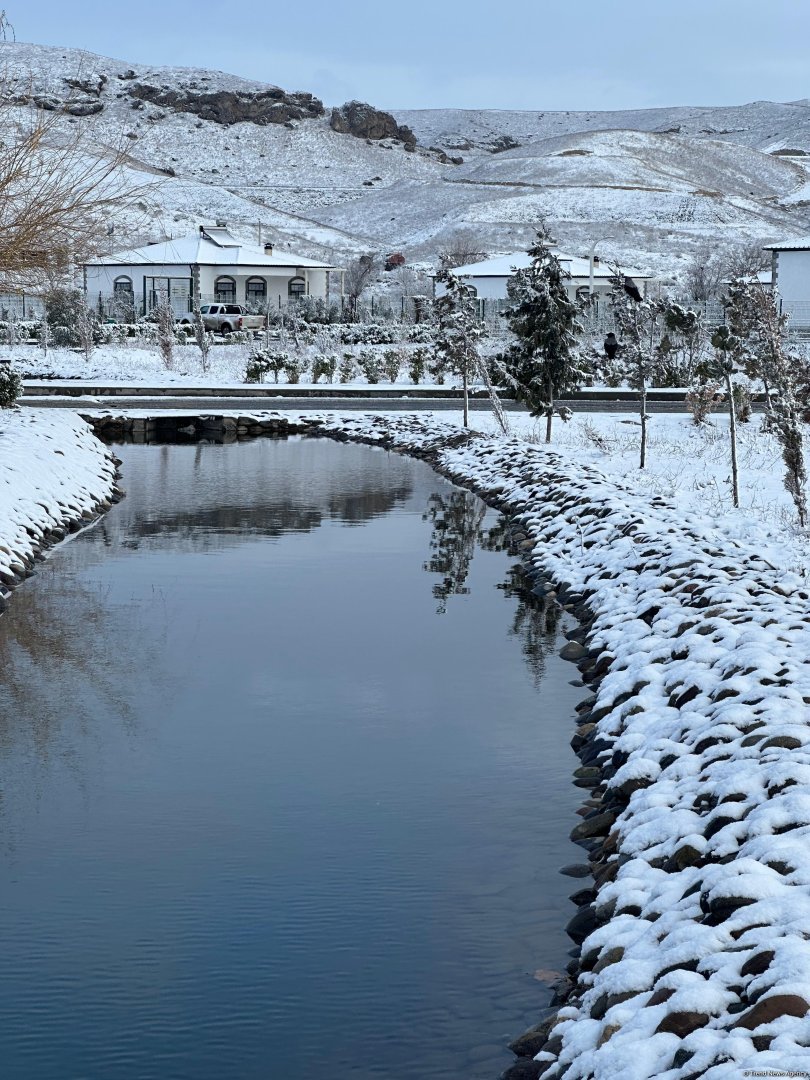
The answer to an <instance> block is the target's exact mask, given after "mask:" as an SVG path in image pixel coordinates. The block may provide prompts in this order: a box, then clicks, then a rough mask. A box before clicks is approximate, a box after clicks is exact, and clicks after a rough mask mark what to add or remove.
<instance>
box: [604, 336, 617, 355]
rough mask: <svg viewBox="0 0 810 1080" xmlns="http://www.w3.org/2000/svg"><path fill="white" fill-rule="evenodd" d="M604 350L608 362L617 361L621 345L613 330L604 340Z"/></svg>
mask: <svg viewBox="0 0 810 1080" xmlns="http://www.w3.org/2000/svg"><path fill="white" fill-rule="evenodd" d="M604 350H605V356H606V357H607V358H608V360H615V359H616V353H617V352H618V351H619V343H618V341H617V340H616V335H615V334H614V333H613V331H612V330H611V332H610V333H609V334H608V335H607V337H606V338H605V340H604Z"/></svg>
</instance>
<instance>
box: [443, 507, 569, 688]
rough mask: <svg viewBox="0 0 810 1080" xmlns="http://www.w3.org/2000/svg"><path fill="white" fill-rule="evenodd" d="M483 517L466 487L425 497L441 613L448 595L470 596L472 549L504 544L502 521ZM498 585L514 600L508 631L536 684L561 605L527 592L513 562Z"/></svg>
mask: <svg viewBox="0 0 810 1080" xmlns="http://www.w3.org/2000/svg"><path fill="white" fill-rule="evenodd" d="M486 518H487V509H486V506H485V505H484V504H483V503H482V502H481V500H480V499H479V498H477V497H476V496H475V495H473V494H472V493H471V492H469V491H461V490H451V491H448V492H441V493H436V494H433V495H431V496H430V498H429V500H428V506H427V509H426V510H425V512H424V514H423V520H425V521H429V522H430V523H431V526H432V529H431V535H430V552H431V554H430V557H429V559H428V560H427V561H426V562H425V563H424V569H425V570H427V571H428V573H431V574H439V575H440V576H441V580H440V581H437V582H435V583H434V585H433V596H434V598H435V599H436V600H438V605H437V608H436V611H437V613H438V614H440V615H441V614H445V613H446V611H447V602H448V600H449V598H450V597H452V596H465V595H468V594H469V591H470V590H469V587H468V586H467V579H468V577H469V574H470V567H471V564H472V559H473V556H474V554H475V552H476V550H479V549H481V550H484V551H504V550H505V549H507V548H508V546H509V542H508V538H507V522H506V519H505V518H504V517H499V519H498V520H497V522H496V523H495V524H494V525H487V526H486V527H485V520H486ZM511 554H513V555H514V552H512V553H511ZM497 587H498V588H499V589H500V590H501V591H502V593H503V595H504V597H506V598H507V599H508V600H510V601H513V602H514V616H513V619H512V626H511V629H510V634H512V635H513V636H514V637H516V638H518V640H519V641H520V647H521V651H522V653H523V656H524V659H525V660H526V664H527V666H528V668H529V671H530V672H531V674H532V678H533V679H534V681H535V684H536V685H539V683H540V680H541V678H542V676H543V674H544V672H545V669H546V658H547V657H548V655H549V653H550V652H551V651H552V650H553V649H554V645H555V642H556V636H557V632H558V623H559V617H560V609H559V607H558V606H557V605H556V604H555V603H554V602H553V601H552V600H550V599H549V598H548V597H547V596H545V595H543V596H539V595H537V594H535V593H534V592H533V591H532V582H531V580H530V578H529V577H528V576H527V574H526V571H525V570H524V568H523V566H522V565H521V564H520V563H519V562H517V561H515V562H513V563H511V564H510V565H509V567H508V571H507V577H506V579H505V580H504V581H503V582H501V583H499V584H498V586H497Z"/></svg>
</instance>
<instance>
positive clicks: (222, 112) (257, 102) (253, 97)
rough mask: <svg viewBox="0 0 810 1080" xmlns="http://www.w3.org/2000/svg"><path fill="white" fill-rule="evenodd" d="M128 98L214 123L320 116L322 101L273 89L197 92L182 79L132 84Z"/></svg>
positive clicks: (275, 121) (269, 121)
mask: <svg viewBox="0 0 810 1080" xmlns="http://www.w3.org/2000/svg"><path fill="white" fill-rule="evenodd" d="M128 93H129V95H130V96H131V97H133V98H136V99H138V100H140V101H149V102H151V103H152V104H153V105H162V106H164V107H166V108H169V109H174V111H175V112H187V113H193V114H194V115H195V116H199V117H200V118H201V119H203V120H212V121H213V122H214V123H216V124H238V123H242V122H245V121H249V122H250V123H253V124H258V125H261V126H264V125H265V124H284V123H286V122H287V121H288V120H305V119H310V118H313V117H318V116H323V114H324V108H323V102H322V101H320V100H319V99H318V98H316V97H313V95H312V94H308V93H303V92H301V93H293V94H288V93H285V91H284V90H281V89H280V88H279V87H277V86H271V87H267V88H265V89H262V90H254V91H249V90H199V89H197V88H196V87H195V86H192V85H191V84H190V83H188V82H183V81H182V80H180V81H178V82H177V83H175V85H174V87H168V86H154V85H153V84H151V83H147V82H135V83H133V84H132V85H131V86H130V87H128Z"/></svg>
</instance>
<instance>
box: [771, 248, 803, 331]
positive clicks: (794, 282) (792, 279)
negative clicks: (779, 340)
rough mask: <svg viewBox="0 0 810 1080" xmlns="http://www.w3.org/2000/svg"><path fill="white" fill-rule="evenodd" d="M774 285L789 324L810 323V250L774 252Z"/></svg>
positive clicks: (800, 324)
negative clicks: (788, 318) (787, 316)
mask: <svg viewBox="0 0 810 1080" xmlns="http://www.w3.org/2000/svg"><path fill="white" fill-rule="evenodd" d="M774 255H775V256H776V258H775V259H774V269H775V270H776V274H775V276H774V287H775V288H776V291H777V293H778V295H779V299H780V301H781V302H782V310H783V311H784V312H785V314H787V315H789V316H790V325H791V326H808V325H810V251H776V252H774Z"/></svg>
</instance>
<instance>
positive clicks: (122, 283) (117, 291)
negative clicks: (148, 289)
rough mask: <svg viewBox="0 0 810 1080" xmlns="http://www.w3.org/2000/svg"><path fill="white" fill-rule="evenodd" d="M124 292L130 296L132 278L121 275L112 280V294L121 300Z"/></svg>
mask: <svg viewBox="0 0 810 1080" xmlns="http://www.w3.org/2000/svg"><path fill="white" fill-rule="evenodd" d="M124 294H126V295H127V296H132V278H129V277H126V276H124V275H122V276H121V277H117V278H116V279H115V281H114V282H113V296H114V297H116V298H120V299H122V300H123V299H124Z"/></svg>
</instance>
